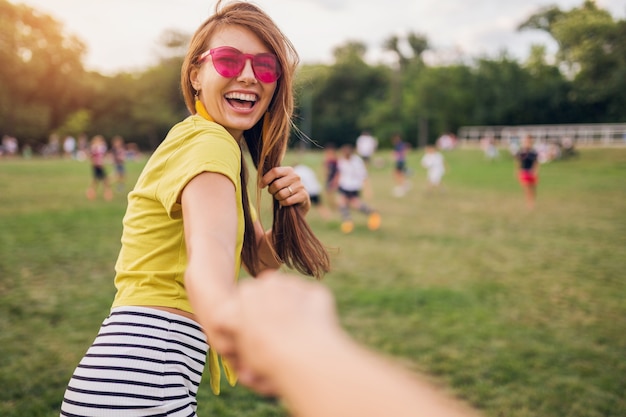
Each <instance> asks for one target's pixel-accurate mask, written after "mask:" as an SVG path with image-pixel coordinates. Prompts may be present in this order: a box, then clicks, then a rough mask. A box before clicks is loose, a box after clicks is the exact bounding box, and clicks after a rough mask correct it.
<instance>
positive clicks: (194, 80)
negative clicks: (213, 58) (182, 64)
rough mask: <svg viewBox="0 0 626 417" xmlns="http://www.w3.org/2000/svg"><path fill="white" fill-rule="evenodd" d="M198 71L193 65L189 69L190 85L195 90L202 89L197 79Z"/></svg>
mask: <svg viewBox="0 0 626 417" xmlns="http://www.w3.org/2000/svg"><path fill="white" fill-rule="evenodd" d="M198 72H199V71H198V68H195V67H194V68H192V69H191V71H189V81H191V86H192V87H193V89H194V90H196V91H200V90H201V89H202V86H201V83H200V80H199V79H198Z"/></svg>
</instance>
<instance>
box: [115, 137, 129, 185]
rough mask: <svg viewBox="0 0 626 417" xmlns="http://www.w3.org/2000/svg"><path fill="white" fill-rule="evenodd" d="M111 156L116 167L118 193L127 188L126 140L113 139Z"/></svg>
mask: <svg viewBox="0 0 626 417" xmlns="http://www.w3.org/2000/svg"><path fill="white" fill-rule="evenodd" d="M111 154H112V155H113V165H115V175H116V177H115V184H116V189H117V192H118V193H121V192H123V191H124V188H125V187H126V145H125V143H124V138H122V137H121V136H120V135H116V136H114V137H113V139H111Z"/></svg>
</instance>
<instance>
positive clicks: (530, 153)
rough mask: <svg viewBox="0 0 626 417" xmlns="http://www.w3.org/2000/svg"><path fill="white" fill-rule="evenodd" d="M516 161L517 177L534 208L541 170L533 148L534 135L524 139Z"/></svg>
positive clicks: (530, 206) (528, 204) (529, 203)
mask: <svg viewBox="0 0 626 417" xmlns="http://www.w3.org/2000/svg"><path fill="white" fill-rule="evenodd" d="M515 162H516V167H517V178H518V180H519V182H520V184H521V185H522V188H524V193H525V195H526V204H527V206H528V208H529V209H532V208H534V207H535V199H536V195H537V181H538V172H539V161H538V154H537V151H536V150H535V149H534V148H533V138H532V136H530V135H526V136H525V137H524V139H523V140H522V146H521V148H520V149H519V151H518V152H517V154H516V155H515Z"/></svg>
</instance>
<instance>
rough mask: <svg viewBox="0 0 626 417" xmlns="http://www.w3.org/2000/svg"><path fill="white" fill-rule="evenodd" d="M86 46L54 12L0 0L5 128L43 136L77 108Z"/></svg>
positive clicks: (1, 126) (0, 103)
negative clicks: (69, 33) (41, 11)
mask: <svg viewBox="0 0 626 417" xmlns="http://www.w3.org/2000/svg"><path fill="white" fill-rule="evenodd" d="M85 50H86V47H85V45H84V44H83V42H81V41H80V40H79V39H78V38H76V37H75V36H72V35H66V34H65V31H64V30H63V27H62V25H61V24H60V23H59V22H58V21H56V20H55V19H53V18H52V17H50V16H49V15H45V14H42V13H39V12H37V11H35V10H34V9H32V8H30V7H28V6H25V5H13V4H11V3H9V2H8V1H6V0H0V62H2V65H0V86H1V87H0V110H1V111H0V114H1V116H0V130H2V131H3V132H6V133H11V134H13V135H15V136H17V137H18V138H19V139H22V140H24V139H25V140H27V141H34V140H44V138H45V137H46V136H47V134H48V132H50V131H51V130H52V129H54V128H56V127H58V126H60V125H61V124H62V123H63V121H64V120H65V118H66V117H67V115H68V114H70V113H72V112H73V111H76V110H77V108H78V107H79V106H80V93H79V91H80V89H81V88H82V77H83V74H84V69H83V65H82V59H83V56H84V53H85Z"/></svg>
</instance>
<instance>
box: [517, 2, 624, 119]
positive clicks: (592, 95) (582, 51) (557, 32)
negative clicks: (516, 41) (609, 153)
mask: <svg viewBox="0 0 626 417" xmlns="http://www.w3.org/2000/svg"><path fill="white" fill-rule="evenodd" d="M625 25H626V22H624V21H615V20H614V19H613V17H612V16H611V15H610V14H609V12H607V11H606V10H603V9H600V8H599V7H598V6H597V5H596V3H595V2H593V1H591V0H586V1H585V2H584V3H583V5H582V6H581V7H579V8H574V9H572V10H570V11H567V12H565V11H561V10H560V9H558V8H556V7H551V8H548V9H542V10H540V11H539V12H538V13H536V14H535V15H533V16H531V17H530V18H529V19H528V20H527V21H526V22H524V23H522V25H520V28H521V29H539V30H543V31H546V32H547V33H549V34H550V35H551V36H552V37H553V38H554V39H555V40H556V42H557V44H558V45H559V51H558V54H557V59H558V62H559V64H561V65H562V66H563V67H564V68H565V69H566V74H567V75H568V76H569V77H570V78H571V79H572V80H573V88H572V92H571V93H570V96H569V100H571V101H572V102H574V103H576V104H577V105H578V106H580V107H581V111H580V112H579V115H580V117H582V118H583V119H581V120H580V121H586V122H603V121H604V122H610V121H622V120H623V118H624V117H626V102H625V100H624V98H623V94H621V95H620V94H616V92H617V91H624V90H625V89H626V77H625V76H624V75H625V74H626V53H625V52H626V37H625V36H624V34H625V29H624V27H625Z"/></svg>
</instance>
